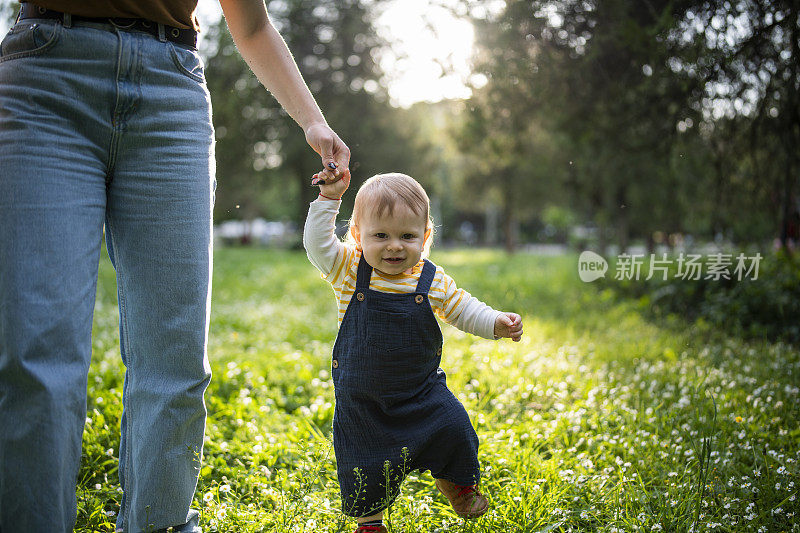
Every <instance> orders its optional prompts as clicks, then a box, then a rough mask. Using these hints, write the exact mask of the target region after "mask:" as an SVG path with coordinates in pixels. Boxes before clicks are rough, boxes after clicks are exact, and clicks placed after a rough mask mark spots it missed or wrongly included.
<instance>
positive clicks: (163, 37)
mask: <svg viewBox="0 0 800 533" xmlns="http://www.w3.org/2000/svg"><path fill="white" fill-rule="evenodd" d="M158 40H159V41H161V42H162V43H165V42H167V30H166V29H165V28H164V25H163V24H161V23H160V22H159V23H158Z"/></svg>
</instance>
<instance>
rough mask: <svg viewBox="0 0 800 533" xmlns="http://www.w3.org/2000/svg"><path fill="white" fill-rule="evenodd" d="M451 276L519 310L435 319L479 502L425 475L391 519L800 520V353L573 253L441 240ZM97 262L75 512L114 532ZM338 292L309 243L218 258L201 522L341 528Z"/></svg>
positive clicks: (612, 526)
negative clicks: (485, 326)
mask: <svg viewBox="0 0 800 533" xmlns="http://www.w3.org/2000/svg"><path fill="white" fill-rule="evenodd" d="M432 259H433V260H434V261H435V262H437V263H439V264H441V265H442V266H444V267H445V268H446V270H447V271H448V273H449V274H450V275H452V276H453V277H454V279H455V280H456V281H457V282H458V284H459V286H461V287H463V288H465V289H467V290H469V291H470V292H471V293H472V294H473V295H475V296H477V297H478V298H480V299H482V300H484V301H485V302H487V303H489V304H490V305H492V306H493V307H495V308H497V309H502V310H507V311H515V312H518V313H520V314H521V315H522V316H523V319H524V322H525V336H524V337H523V340H522V342H520V343H512V342H510V341H508V340H502V341H491V340H484V339H480V338H476V337H472V336H470V335H468V334H465V333H462V332H460V331H458V330H455V329H454V328H451V327H449V326H447V325H443V326H442V330H443V333H444V337H445V344H444V353H443V356H442V367H443V368H444V370H445V371H446V372H447V376H448V378H447V381H448V385H449V386H450V388H451V389H452V390H453V391H454V392H455V394H456V395H457V396H458V397H459V398H460V399H461V401H462V402H463V403H464V405H465V407H466V408H467V411H468V412H469V413H470V416H471V418H472V421H473V424H474V426H475V428H476V430H477V432H478V436H479V437H480V440H481V448H480V452H479V458H480V460H481V464H482V469H483V472H482V475H483V479H482V488H483V490H484V492H485V493H486V494H487V496H488V497H489V499H490V503H491V510H490V512H488V513H487V514H486V515H484V516H483V517H481V518H480V519H478V520H475V521H464V520H461V519H459V518H458V517H457V516H456V515H455V514H454V513H453V512H452V511H451V510H450V508H449V505H448V503H447V501H446V500H445V499H444V498H443V497H442V496H441V495H439V494H438V493H437V491H436V489H435V487H434V486H433V480H432V478H431V477H430V475H429V474H428V473H424V474H412V475H411V476H410V477H409V478H408V479H407V481H406V483H405V485H404V487H403V491H402V495H401V496H400V497H399V498H398V500H397V501H396V503H395V504H394V505H393V506H392V508H391V510H390V514H389V526H390V531H392V532H409V533H410V532H423V531H424V532H444V531H451V532H461V531H463V532H489V531H493V532H494V531H498V532H500V531H503V532H506V531H507V532H536V531H541V532H567V531H573V532H579V531H580V532H584V531H598V532H628V531H632V532H633V531H648V532H649V531H664V532H673V531H674V532H684V531H687V532H688V531H692V532H699V531H709V532H711V531H714V532H748V531H753V532H758V533H767V532H770V533H771V532H794V533H797V532H800V503H799V502H798V489H800V486H799V485H800V479H798V472H800V468H798V460H800V424H798V421H800V388H799V387H800V350H798V348H797V347H796V346H792V345H789V344H783V343H769V342H764V341H758V342H753V341H744V340H741V339H738V338H736V337H731V336H730V335H723V334H722V333H720V332H717V331H714V330H713V329H712V328H710V327H708V326H705V325H703V324H702V323H700V324H697V323H695V324H689V323H687V322H685V321H684V320H683V319H682V318H681V317H679V316H669V317H666V318H662V319H660V320H659V321H658V322H653V321H652V319H648V318H647V317H646V316H644V315H643V314H642V313H641V311H640V309H637V307H636V306H635V305H634V304H633V302H628V301H625V300H620V299H619V298H618V297H616V296H615V295H614V294H613V293H612V291H611V289H608V288H599V287H597V286H595V285H592V284H585V283H582V282H581V281H580V280H579V279H578V276H577V257H576V256H571V255H567V256H556V257H546V256H534V255H526V254H518V255H515V256H512V257H509V256H506V255H505V254H504V253H502V252H498V251H490V250H435V251H434V254H433V257H432ZM117 320H118V317H117V310H116V289H115V282H114V273H113V269H112V268H111V266H110V264H109V263H108V261H107V260H106V261H104V262H103V263H102V264H101V273H100V282H99V285H98V297H97V304H96V310H95V323H94V334H93V361H92V365H91V371H90V376H89V392H88V413H87V420H86V429H85V434H84V441H83V446H84V455H83V462H82V466H81V471H80V479H79V486H78V507H79V509H78V525H77V528H76V530H77V531H92V532H104V531H113V524H114V521H115V519H116V516H115V515H116V513H117V512H118V505H119V500H120V496H121V495H120V488H119V483H118V479H117V469H116V468H117V467H116V461H117V456H118V451H119V435H118V432H119V418H120V415H121V409H122V407H121V406H122V398H121V394H122V382H123V373H124V367H123V366H122V363H121V361H120V357H119V344H118V340H117V339H118V334H117ZM335 336H336V309H335V305H334V299H333V293H332V291H331V290H330V288H329V286H328V285H327V284H326V283H325V282H324V281H323V280H321V279H320V278H319V275H318V273H317V272H316V271H315V270H314V268H313V267H312V266H311V265H310V264H309V263H308V261H307V259H306V257H305V254H304V252H302V251H278V250H257V249H242V248H229V249H219V250H218V251H217V252H216V257H215V270H214V290H213V306H212V318H211V330H210V340H209V357H210V360H211V365H212V370H213V373H214V376H213V379H212V382H211V385H210V387H209V389H208V392H207V394H206V402H207V406H208V411H209V418H208V423H207V430H206V438H205V449H204V456H203V461H202V466H201V471H200V481H199V484H198V488H197V492H196V496H195V500H196V501H195V506H196V507H197V508H198V509H201V512H202V525H203V528H204V531H210V532H215V531H219V532H237V533H239V532H242V533H244V532H258V531H265V532H266V531H270V532H271V531H276V532H309V533H311V532H340V531H341V532H345V531H352V530H353V529H354V528H355V527H354V521H352V520H349V519H346V518H345V517H344V516H343V515H342V514H341V512H340V510H339V497H338V485H337V482H336V470H335V458H334V456H333V451H332V446H331V442H330V435H331V422H332V417H333V402H334V395H333V388H332V384H331V381H330V352H331V348H332V345H333V341H334V339H335Z"/></svg>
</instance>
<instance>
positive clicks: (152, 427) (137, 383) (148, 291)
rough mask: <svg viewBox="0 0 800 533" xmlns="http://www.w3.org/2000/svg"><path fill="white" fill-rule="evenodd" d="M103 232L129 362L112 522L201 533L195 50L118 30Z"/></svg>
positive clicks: (201, 255) (201, 246)
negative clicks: (117, 503)
mask: <svg viewBox="0 0 800 533" xmlns="http://www.w3.org/2000/svg"><path fill="white" fill-rule="evenodd" d="M117 38H118V41H119V42H118V47H119V58H120V59H119V74H118V80H119V81H118V84H119V88H120V89H119V98H118V103H117V107H116V108H115V115H114V117H115V118H114V122H115V141H114V144H113V145H112V152H113V153H114V159H113V161H112V171H111V181H110V183H109V188H108V214H107V220H106V235H107V242H108V249H109V252H110V254H111V256H112V259H113V262H114V266H115V268H116V270H117V286H118V292H119V302H120V304H119V305H120V339H121V347H122V352H123V359H124V362H125V365H126V368H127V370H126V375H125V386H124V397H123V420H122V442H121V449H120V479H121V482H122V487H123V491H124V494H123V500H122V508H121V510H120V514H119V519H118V522H117V527H118V528H119V529H123V530H124V531H140V530H147V529H148V528H152V529H156V530H158V529H162V528H166V527H170V526H172V527H175V528H176V530H178V531H199V527H198V517H199V514H198V512H197V511H195V510H191V508H190V506H191V502H192V497H193V495H194V491H195V487H196V484H197V476H198V473H199V471H200V460H201V454H202V447H203V432H204V429H205V416H206V411H205V405H204V402H203V394H204V392H205V389H206V387H207V385H208V382H209V379H210V377H211V372H210V368H209V365H208V357H207V355H206V340H207V333H208V318H209V305H210V281H211V259H212V257H211V211H212V204H213V195H214V154H213V129H212V126H211V115H210V112H211V109H210V99H209V96H208V92H207V90H206V88H205V84H204V83H203V81H202V79H201V76H202V70H201V63H200V59H199V57H198V56H197V54H196V52H192V51H189V50H186V49H182V48H180V47H178V46H176V45H173V44H172V43H169V42H160V41H158V40H156V39H153V38H152V37H150V36H147V35H143V34H136V33H130V32H124V31H119V32H118V36H117Z"/></svg>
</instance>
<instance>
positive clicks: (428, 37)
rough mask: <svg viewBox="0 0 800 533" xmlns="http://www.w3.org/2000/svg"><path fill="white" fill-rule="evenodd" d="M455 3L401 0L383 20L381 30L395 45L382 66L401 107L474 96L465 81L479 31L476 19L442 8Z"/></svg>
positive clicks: (384, 56) (442, 0)
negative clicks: (466, 18) (459, 16)
mask: <svg viewBox="0 0 800 533" xmlns="http://www.w3.org/2000/svg"><path fill="white" fill-rule="evenodd" d="M455 3H456V2H453V1H452V0H439V1H438V2H437V1H432V0H395V1H394V2H391V3H390V4H389V6H388V7H387V8H385V11H384V12H383V13H382V14H381V15H380V16H379V17H378V18H377V21H376V25H377V28H378V31H379V33H380V34H381V35H382V36H383V37H384V38H386V39H387V40H388V41H389V43H390V51H389V52H388V53H386V54H384V55H383V56H382V57H381V62H380V64H381V67H382V68H383V70H384V72H386V81H387V85H388V90H389V95H390V97H391V99H392V102H393V103H394V104H395V105H399V106H402V107H408V106H410V105H412V104H414V103H415V102H420V101H428V102H437V101H439V100H442V99H450V98H468V97H469V96H470V90H469V88H468V87H467V86H466V84H465V82H466V80H467V79H468V77H469V75H470V70H471V69H470V56H471V54H472V46H473V43H474V40H475V32H474V29H473V27H472V24H471V23H470V22H468V21H466V20H463V19H459V18H457V17H456V16H455V15H453V14H452V13H451V12H450V11H449V10H448V9H447V8H445V7H442V4H445V5H448V6H454V5H455Z"/></svg>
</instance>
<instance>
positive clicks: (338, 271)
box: [303, 200, 498, 339]
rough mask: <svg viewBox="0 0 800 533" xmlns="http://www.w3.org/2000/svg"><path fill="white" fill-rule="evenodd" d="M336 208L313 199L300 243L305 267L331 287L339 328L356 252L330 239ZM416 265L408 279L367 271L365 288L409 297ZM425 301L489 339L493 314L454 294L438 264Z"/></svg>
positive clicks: (455, 323) (460, 292)
mask: <svg viewBox="0 0 800 533" xmlns="http://www.w3.org/2000/svg"><path fill="white" fill-rule="evenodd" d="M338 206H339V202H333V201H330V200H328V201H323V200H316V201H314V202H312V203H311V206H310V208H309V213H308V218H307V219H306V226H305V229H304V232H303V243H304V245H305V247H306V251H307V252H308V256H309V259H310V260H311V262H312V263H313V264H314V265H315V266H316V267H317V268H318V269H319V270H320V272H321V273H322V277H323V278H324V279H325V280H326V281H328V282H329V283H330V284H331V286H332V287H333V292H334V294H335V296H336V302H337V306H338V310H339V313H338V318H339V325H341V323H342V319H343V318H344V313H345V311H346V310H347V306H348V305H349V303H350V299H351V298H352V297H353V292H354V291H355V287H356V276H357V274H358V262H359V260H360V259H361V250H360V249H359V248H357V247H355V246H353V245H350V244H346V243H343V242H341V241H340V240H339V239H338V238H336V236H335V234H334V231H333V229H334V221H335V217H336V214H337V212H338ZM334 257H335V259H334ZM331 260H332V261H331ZM331 262H332V264H331ZM422 266H423V262H422V260H420V262H419V263H417V264H416V265H415V266H414V267H413V268H412V269H411V273H410V274H406V273H402V274H397V275H389V274H384V273H380V272H376V271H375V270H373V271H372V276H371V278H370V282H369V288H370V289H372V290H376V291H380V292H389V293H406V292H414V290H415V289H416V287H417V282H418V281H419V277H420V274H421V273H422ZM428 300H429V301H430V303H431V308H432V309H433V312H434V313H435V314H436V315H437V316H439V317H440V318H441V319H442V320H444V321H445V322H447V323H448V324H451V325H453V326H455V327H457V328H459V329H461V330H463V331H466V332H468V333H472V334H474V335H479V336H481V337H484V338H488V339H491V338H493V336H494V322H495V320H496V318H497V315H498V312H497V311H495V310H494V309H492V308H491V307H489V306H488V305H486V304H484V303H483V302H481V301H480V300H478V299H477V298H475V297H473V296H471V295H470V294H469V293H468V292H467V291H465V290H464V289H459V288H458V287H457V286H456V284H455V282H454V281H453V278H451V277H450V276H448V275H447V274H446V273H445V271H444V269H442V267H440V266H438V265H437V266H436V273H435V275H434V277H433V282H432V283H431V288H430V290H429V291H428Z"/></svg>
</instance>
